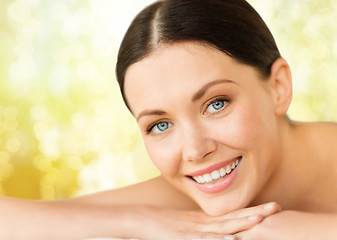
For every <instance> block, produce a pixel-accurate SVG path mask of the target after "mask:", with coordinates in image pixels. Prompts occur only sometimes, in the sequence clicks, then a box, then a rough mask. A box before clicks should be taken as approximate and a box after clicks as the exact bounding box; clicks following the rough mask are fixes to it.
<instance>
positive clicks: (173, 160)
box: [144, 139, 180, 177]
mask: <svg viewBox="0 0 337 240" xmlns="http://www.w3.org/2000/svg"><path fill="white" fill-rule="evenodd" d="M175 142H176V141H172V140H169V139H162V140H161V141H158V142H157V141H150V140H149V141H146V140H144V143H145V147H146V149H147V152H148V154H149V156H150V158H151V160H152V162H153V164H154V165H155V166H156V167H157V168H158V170H159V171H160V172H161V174H162V175H163V176H165V177H172V176H174V175H176V174H177V172H178V171H179V164H180V155H179V153H178V151H177V150H175V149H177V146H176V145H175V144H174V143H175Z"/></svg>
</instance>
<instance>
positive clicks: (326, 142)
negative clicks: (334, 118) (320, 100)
mask: <svg viewBox="0 0 337 240" xmlns="http://www.w3.org/2000/svg"><path fill="white" fill-rule="evenodd" d="M299 126H300V128H301V129H302V130H300V131H301V132H302V134H303V137H305V138H306V139H307V140H309V143H312V144H313V146H317V148H318V149H319V150H320V152H322V150H323V151H328V152H331V154H332V153H337V123H333V122H315V123H302V124H299Z"/></svg>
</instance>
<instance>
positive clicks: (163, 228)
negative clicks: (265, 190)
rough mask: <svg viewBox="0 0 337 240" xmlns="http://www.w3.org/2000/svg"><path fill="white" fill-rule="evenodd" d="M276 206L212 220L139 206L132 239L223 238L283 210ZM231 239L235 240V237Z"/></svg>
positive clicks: (196, 214) (195, 213)
mask: <svg viewBox="0 0 337 240" xmlns="http://www.w3.org/2000/svg"><path fill="white" fill-rule="evenodd" d="M280 209H281V208H280V206H279V205H278V204H276V203H269V204H263V205H259V206H256V207H251V208H245V209H240V210H236V211H233V212H231V213H228V214H226V215H223V216H219V217H211V216H208V215H206V214H205V213H203V212H202V211H181V210H173V209H164V208H155V207H139V208H138V209H136V210H135V211H136V212H135V216H136V218H134V220H135V222H134V223H135V224H134V231H132V234H134V235H132V236H130V237H133V238H139V239H224V236H226V235H232V234H235V233H238V232H241V231H244V230H247V229H250V228H252V227H254V226H255V225H256V224H258V223H260V222H261V221H262V220H263V219H264V218H265V217H267V216H270V215H272V214H274V213H276V212H278V211H280ZM232 239H236V238H235V237H234V238H232Z"/></svg>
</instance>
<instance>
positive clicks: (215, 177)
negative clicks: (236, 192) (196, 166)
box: [212, 170, 220, 180]
mask: <svg viewBox="0 0 337 240" xmlns="http://www.w3.org/2000/svg"><path fill="white" fill-rule="evenodd" d="M212 178H213V180H216V179H218V178H220V173H219V171H217V170H215V171H213V172H212Z"/></svg>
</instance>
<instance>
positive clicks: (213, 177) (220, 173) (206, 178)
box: [192, 157, 242, 183]
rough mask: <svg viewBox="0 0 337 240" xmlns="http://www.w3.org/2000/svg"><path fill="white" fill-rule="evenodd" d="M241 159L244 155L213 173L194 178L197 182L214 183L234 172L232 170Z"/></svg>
mask: <svg viewBox="0 0 337 240" xmlns="http://www.w3.org/2000/svg"><path fill="white" fill-rule="evenodd" d="M241 159H242V157H239V158H238V159H236V161H234V162H232V163H230V164H228V165H227V166H224V167H222V168H220V169H218V170H214V171H212V172H211V173H206V174H203V175H199V176H193V177H192V178H193V180H194V181H196V182H197V183H214V182H216V181H218V180H219V179H221V178H223V177H225V176H226V175H229V174H230V173H231V172H232V170H234V169H235V168H236V167H237V166H238V164H239V162H240V161H241Z"/></svg>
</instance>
